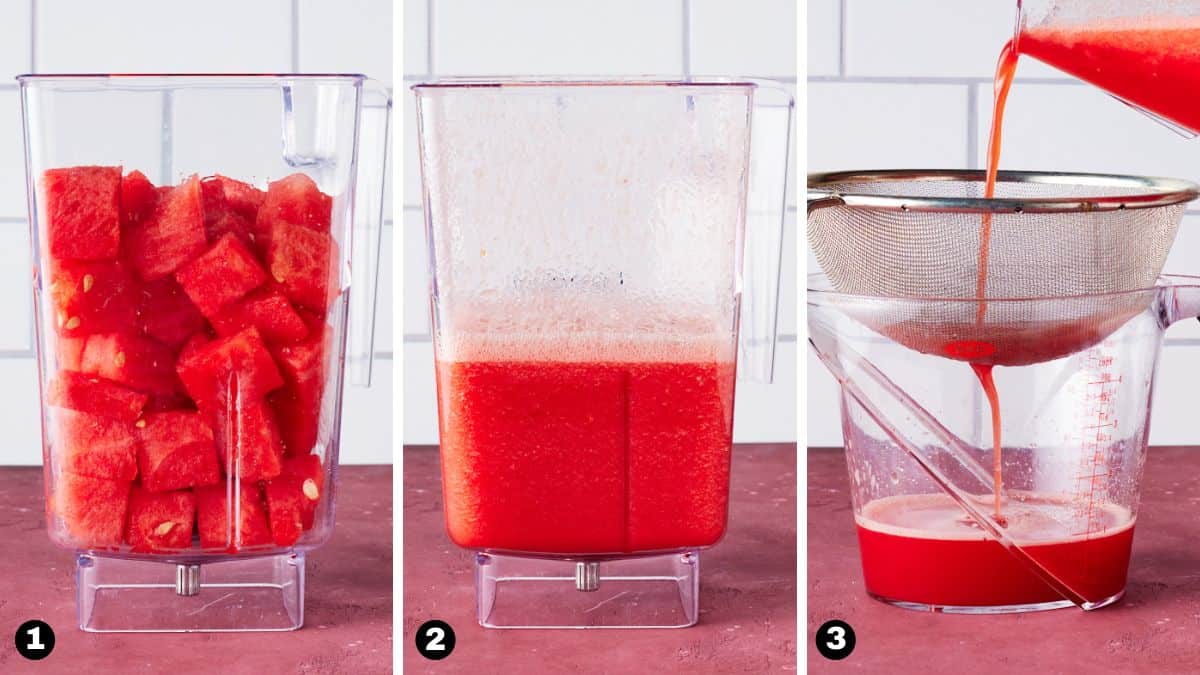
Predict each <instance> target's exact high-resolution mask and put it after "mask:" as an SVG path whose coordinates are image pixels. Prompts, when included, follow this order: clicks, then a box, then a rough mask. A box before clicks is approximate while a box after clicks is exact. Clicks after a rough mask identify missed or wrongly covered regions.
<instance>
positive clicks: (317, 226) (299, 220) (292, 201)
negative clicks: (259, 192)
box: [255, 173, 333, 237]
mask: <svg viewBox="0 0 1200 675" xmlns="http://www.w3.org/2000/svg"><path fill="white" fill-rule="evenodd" d="M332 212H333V199H332V198H330V197H329V196H328V195H326V194H324V193H323V192H321V190H320V189H318V188H317V184H316V183H314V182H313V179H311V178H309V177H308V176H306V175H304V174H302V173H294V174H292V175H290V176H288V177H286V178H283V179H280V180H277V181H274V182H272V183H270V184H269V185H267V194H266V197H265V198H264V199H263V201H262V204H261V205H260V206H259V208H258V220H257V221H256V227H255V229H256V230H257V231H258V232H260V233H261V234H263V235H265V236H267V237H271V236H273V234H272V233H271V232H272V228H273V227H274V226H275V225H276V224H277V223H288V224H291V225H300V226H303V227H307V228H309V229H312V230H317V231H319V232H329V224H330V216H331V215H332Z"/></svg>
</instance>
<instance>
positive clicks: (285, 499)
mask: <svg viewBox="0 0 1200 675" xmlns="http://www.w3.org/2000/svg"><path fill="white" fill-rule="evenodd" d="M309 485H310V487H311V486H312V485H313V484H312V483H310V484H309ZM263 492H264V493H265V494H266V497H267V515H268V516H269V522H270V526H271V541H273V542H275V545H276V546H291V545H293V544H295V543H296V541H297V540H298V539H300V534H301V533H302V532H303V531H304V530H306V529H309V528H311V527H312V515H311V514H310V512H315V511H316V504H317V502H316V499H315V498H314V499H309V497H308V496H307V495H305V494H304V487H303V481H301V480H300V479H299V478H297V477H296V476H279V477H278V478H272V479H271V480H269V481H267V484H266V487H265V488H264V489H263ZM306 514H309V515H307V516H306ZM306 517H307V519H308V523H309V524H308V527H305V525H304V522H305V518H306Z"/></svg>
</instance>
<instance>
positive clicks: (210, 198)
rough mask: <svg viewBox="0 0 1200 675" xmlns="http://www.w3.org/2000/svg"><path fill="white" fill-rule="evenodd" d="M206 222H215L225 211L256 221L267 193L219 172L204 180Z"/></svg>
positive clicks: (251, 221)
mask: <svg viewBox="0 0 1200 675" xmlns="http://www.w3.org/2000/svg"><path fill="white" fill-rule="evenodd" d="M203 187H204V209H205V222H214V221H216V220H217V218H218V217H219V216H221V215H222V214H224V213H234V214H237V215H238V216H240V217H242V218H244V219H245V220H248V221H250V223H254V221H255V219H256V218H257V216H258V207H259V206H260V205H261V204H262V202H263V199H264V198H265V197H266V193H264V192H263V191H262V190H259V189H258V188H256V187H254V186H253V185H250V184H249V183H243V182H242V181H240V180H234V179H233V178H229V177H227V176H222V175H221V174H217V175H215V176H211V177H209V178H205V179H204V181H203Z"/></svg>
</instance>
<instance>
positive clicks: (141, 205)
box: [121, 171, 158, 227]
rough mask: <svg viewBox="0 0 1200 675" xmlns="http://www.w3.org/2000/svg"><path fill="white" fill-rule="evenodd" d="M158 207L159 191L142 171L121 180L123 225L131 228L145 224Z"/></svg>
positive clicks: (133, 172) (131, 173)
mask: <svg viewBox="0 0 1200 675" xmlns="http://www.w3.org/2000/svg"><path fill="white" fill-rule="evenodd" d="M157 205H158V189H157V188H155V187H154V183H151V182H150V179H149V178H146V176H145V175H144V174H143V173H142V172H141V171H131V172H130V173H129V174H128V175H126V176H124V177H123V178H121V225H122V227H130V226H132V225H136V224H138V223H141V222H144V221H145V220H146V219H147V218H149V217H150V215H151V214H152V213H154V207H155V206H157Z"/></svg>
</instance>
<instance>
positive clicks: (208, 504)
mask: <svg viewBox="0 0 1200 675" xmlns="http://www.w3.org/2000/svg"><path fill="white" fill-rule="evenodd" d="M195 493H196V526H197V527H196V529H197V530H198V531H199V532H200V546H201V548H207V549H220V550H223V551H228V552H230V553H236V552H237V551H239V550H240V549H243V548H249V547H252V546H262V545H266V544H270V543H271V530H270V527H269V526H268V525H267V513H266V506H265V505H264V504H263V500H262V495H260V494H259V491H258V485H257V484H256V483H235V482H232V481H230V482H225V483H221V484H219V485H209V486H205V487H198V488H196V489H195ZM231 496H235V498H236V499H237V500H238V501H237V503H236V504H231V503H230V497H231ZM235 507H236V510H235Z"/></svg>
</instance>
